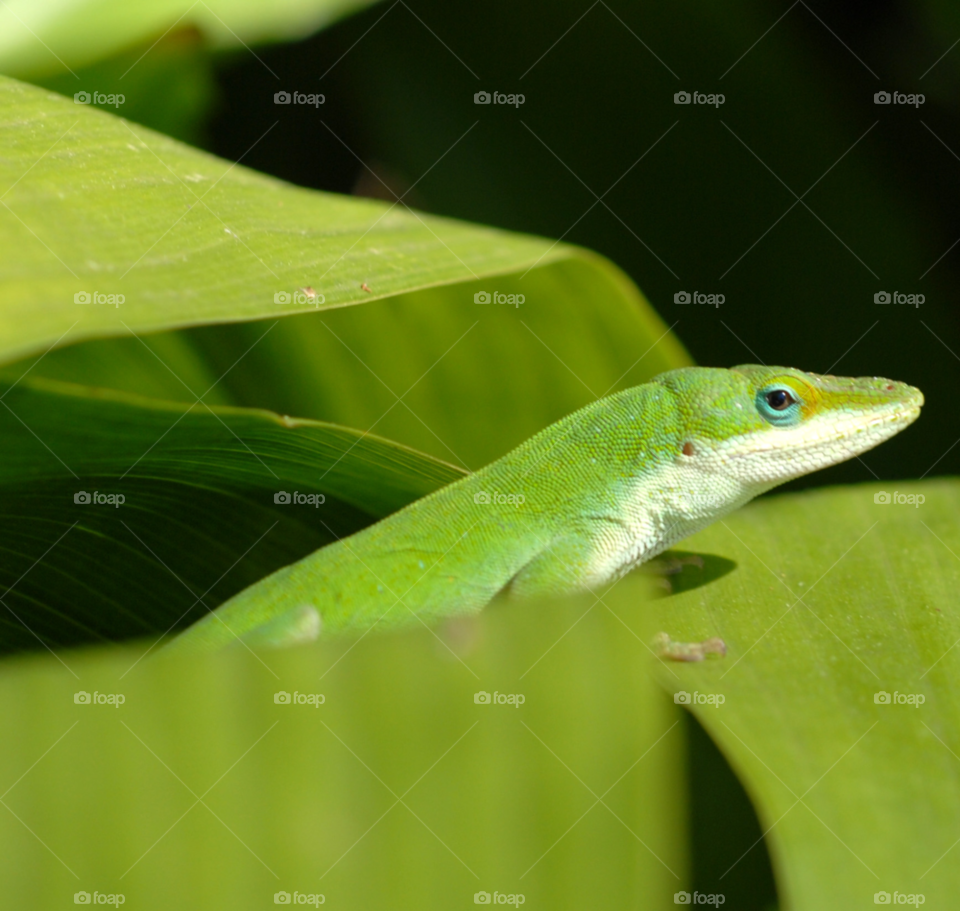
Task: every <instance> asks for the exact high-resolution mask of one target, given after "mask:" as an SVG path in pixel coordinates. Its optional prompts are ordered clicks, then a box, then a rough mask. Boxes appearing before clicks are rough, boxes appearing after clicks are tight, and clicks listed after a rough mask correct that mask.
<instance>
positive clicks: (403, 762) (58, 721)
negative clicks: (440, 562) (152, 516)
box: [0, 587, 688, 909]
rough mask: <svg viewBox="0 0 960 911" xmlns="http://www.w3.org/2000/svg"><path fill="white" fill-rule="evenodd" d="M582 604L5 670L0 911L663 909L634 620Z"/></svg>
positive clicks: (648, 729)
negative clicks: (478, 899)
mask: <svg viewBox="0 0 960 911" xmlns="http://www.w3.org/2000/svg"><path fill="white" fill-rule="evenodd" d="M592 600H594V599H593V598H581V599H578V600H574V601H571V602H566V603H562V604H547V605H543V606H529V607H527V608H525V609H524V610H523V611H521V612H514V611H497V610H494V611H488V612H486V613H485V614H484V615H482V616H481V617H478V618H476V619H475V620H472V621H471V622H469V623H468V624H463V623H461V624H460V625H459V626H458V627H456V628H448V629H446V630H441V631H440V634H439V636H438V635H437V634H435V633H432V632H430V631H427V630H425V629H420V630H418V631H414V632H410V633H406V634H401V635H396V636H390V637H386V636H381V637H377V636H370V637H367V638H365V639H363V640H362V641H359V642H356V643H348V642H346V641H344V640H336V641H331V642H325V643H322V644H317V645H314V646H310V647H308V648H301V649H295V650H288V651H284V652H272V653H264V654H262V655H256V656H255V655H253V654H251V653H248V652H246V651H234V652H232V653H229V654H221V655H219V656H217V657H215V658H213V659H210V660H205V661H199V662H182V661H180V662H173V661H171V660H170V659H167V660H165V661H156V660H153V661H151V660H149V659H148V660H145V661H144V660H140V659H141V658H142V655H143V652H144V650H145V647H144V646H141V645H140V644H131V645H130V646H128V647H125V648H123V649H119V648H117V649H113V650H110V651H106V652H104V651H99V652H74V653H71V654H69V655H65V656H64V658H65V662H66V663H65V665H62V664H60V663H58V662H57V661H56V660H55V659H54V658H51V657H39V658H38V657H35V658H29V659H21V660H17V661H15V662H8V663H7V664H6V665H5V666H3V668H2V669H0V693H2V698H3V699H4V701H5V702H6V703H8V704H10V705H12V706H16V708H15V710H14V711H11V712H6V713H4V715H3V720H2V721H0V727H2V732H0V736H2V737H3V739H4V741H5V743H7V744H8V749H5V750H4V751H3V753H2V756H0V767H2V770H0V775H2V780H3V781H5V782H8V783H9V784H8V786H7V793H6V794H5V796H4V801H5V806H7V808H8V809H9V810H10V812H8V813H4V814H3V816H2V817H0V840H2V844H3V845H4V850H3V852H2V853H0V857H2V859H0V870H2V876H3V881H4V883H5V885H4V892H5V895H6V896H7V901H8V902H9V903H10V906H11V907H18V908H19V907H23V908H26V907H30V908H40V907H44V908H47V907H49V908H54V907H64V906H66V905H69V904H70V897H71V895H72V894H74V893H76V892H79V891H87V892H89V893H91V894H92V893H93V892H94V890H98V891H99V892H101V893H106V894H117V893H121V894H123V895H124V896H125V899H126V901H125V904H126V906H127V907H137V908H156V909H160V908H171V907H206V906H209V905H214V906H216V907H226V906H230V907H243V908H260V907H272V902H271V898H272V896H273V894H274V893H277V892H279V891H287V892H289V893H291V894H292V893H293V892H294V891H295V890H297V891H299V892H301V893H306V894H319V895H323V896H324V897H325V903H326V904H328V905H329V906H332V907H344V908H360V907H364V908H386V907H390V908H424V907H430V908H452V907H472V906H473V901H472V899H473V896H474V894H475V893H479V892H484V891H485V892H488V893H490V894H491V895H492V894H493V893H494V892H495V891H497V892H500V893H507V894H514V895H516V894H520V895H523V896H524V898H525V902H524V904H525V906H526V907H534V908H536V907H551V908H579V907H584V906H590V907H603V908H625V907H651V908H664V907H667V906H668V905H672V895H673V893H675V892H677V891H678V890H679V888H680V886H681V884H682V883H684V882H685V881H686V879H687V877H688V871H687V868H686V861H685V853H686V852H685V850H684V846H683V842H684V835H685V832H684V818H685V813H684V810H685V807H684V803H683V796H682V788H681V785H682V775H683V769H682V760H681V756H682V743H683V726H682V725H680V723H679V722H680V717H679V715H678V710H677V708H676V706H674V705H673V703H672V702H671V701H669V700H668V699H666V697H665V696H664V695H663V694H662V693H661V692H659V690H658V688H657V687H656V685H655V684H654V682H653V680H652V679H651V677H650V675H649V674H648V673H647V669H646V664H645V661H644V660H643V659H644V656H645V655H646V650H645V648H644V647H643V646H642V645H641V644H640V643H639V642H637V640H636V639H635V638H633V637H632V636H625V635H624V634H623V626H622V625H621V624H622V623H623V622H628V623H639V622H641V621H640V618H639V617H638V616H637V615H638V613H639V611H638V610H637V604H636V599H635V598H633V597H631V594H630V588H629V587H624V588H623V589H622V591H620V592H619V593H618V594H617V596H616V597H611V598H610V599H609V603H610V611H609V612H608V611H593V612H589V614H588V616H586V617H584V618H583V619H579V618H581V615H583V613H584V611H585V610H586V609H588V608H589V604H590V601H592ZM614 612H616V616H615V615H614ZM578 620H579V622H578ZM572 626H573V627H575V629H574V630H573V631H572V632H569V630H570V627H572ZM568 632H569V634H567V633H568ZM77 692H86V693H89V694H91V698H92V694H95V693H96V694H118V693H119V694H122V695H123V697H124V700H125V701H124V702H123V704H122V705H119V706H114V705H111V704H100V705H97V704H93V703H92V702H91V703H90V704H75V703H74V699H73V694H74V693H77ZM278 692H286V693H288V694H322V696H323V697H324V702H323V704H322V705H319V706H313V705H309V704H301V705H296V704H293V703H292V702H291V703H290V704H276V702H275V700H274V694H275V693H278ZM478 692H485V693H487V694H490V695H491V696H493V695H494V694H495V693H500V694H505V695H506V694H520V695H521V696H522V697H524V701H523V703H522V705H519V706H517V705H513V704H494V703H493V702H491V703H490V704H477V703H476V702H475V700H474V694H475V693H478ZM81 698H82V697H81ZM600 744H602V747H601V746H599V745H600ZM41 754H44V758H43V761H42V762H41V763H39V764H36V766H35V767H33V768H30V767H31V765H32V764H33V763H34V760H35V759H36V757H37V756H38V755H41ZM25 772H26V774H24V773H25ZM25 826H29V829H30V831H28V830H27V829H26V828H25ZM31 832H32V833H33V834H34V835H35V837H31Z"/></svg>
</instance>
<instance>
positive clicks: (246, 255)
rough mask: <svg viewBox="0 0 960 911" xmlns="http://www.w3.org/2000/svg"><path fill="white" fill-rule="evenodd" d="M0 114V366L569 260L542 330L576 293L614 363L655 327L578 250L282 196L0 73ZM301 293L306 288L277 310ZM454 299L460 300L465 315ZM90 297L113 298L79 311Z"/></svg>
mask: <svg viewBox="0 0 960 911" xmlns="http://www.w3.org/2000/svg"><path fill="white" fill-rule="evenodd" d="M0 115H2V117H3V119H4V120H5V121H6V122H7V123H9V124H11V126H10V127H9V128H8V129H9V130H10V136H9V140H10V141H9V143H8V144H7V148H8V154H7V155H6V156H5V157H4V158H3V160H2V161H0V179H2V180H5V181H6V183H7V184H8V185H9V186H10V189H9V190H8V192H7V193H6V195H5V198H4V205H5V209H6V211H5V214H4V218H3V219H2V220H0V241H2V242H3V243H4V245H5V249H6V250H7V251H8V252H9V254H10V255H9V256H8V257H7V258H6V259H5V261H4V266H3V268H2V271H0V290H2V291H3V298H2V301H3V303H2V306H0V330H2V340H3V344H2V346H0V358H2V359H4V360H10V359H12V358H13V357H16V356H24V355H26V354H29V353H33V352H39V351H42V350H45V349H46V348H48V347H50V346H51V345H55V344H60V345H63V344H67V343H70V342H74V341H77V340H79V339H85V338H93V337H103V336H127V337H128V336H129V335H130V334H131V333H132V332H135V333H138V334H139V333H144V332H152V331H157V330H162V329H170V328H176V327H180V326H186V325H198V324H211V323H222V322H231V321H234V322H235V321H241V320H253V319H257V318H264V317H277V316H290V315H292V314H294V313H297V312H299V313H304V312H314V313H316V312H319V311H321V310H324V309H330V308H337V307H343V306H345V305H348V304H356V303H368V302H370V301H371V300H377V299H380V298H385V297H392V296H396V295H398V294H402V293H406V292H410V291H413V290H416V289H424V288H428V287H433V286H438V285H450V284H455V283H462V282H464V281H468V280H471V281H476V282H479V281H480V280H481V279H485V280H486V281H487V282H489V280H490V279H492V278H493V277H495V276H504V275H508V274H510V273H520V275H521V276H522V275H525V274H526V273H527V272H529V270H530V269H531V268H533V267H534V266H539V267H540V269H538V271H539V272H541V273H542V272H543V271H544V267H546V266H548V265H550V264H552V263H557V262H560V261H565V262H569V261H571V260H576V265H573V266H571V269H572V271H569V270H568V272H567V273H558V274H555V275H552V276H549V277H547V278H546V279H541V278H540V277H539V276H538V277H537V278H532V279H531V278H528V279H527V281H528V282H529V283H530V285H531V286H532V297H531V302H532V303H533V304H534V305H535V306H536V307H539V308H540V309H541V310H542V311H543V313H542V314H541V317H540V318H541V319H543V320H548V319H549V315H550V313H551V312H552V309H553V307H552V303H553V298H554V296H557V295H560V296H563V295H564V294H566V295H569V296H570V297H575V296H576V294H577V293H580V292H581V291H582V290H583V289H584V288H585V287H589V289H590V290H589V294H588V300H587V303H590V302H591V301H590V300H589V296H592V297H593V300H594V301H604V302H605V303H604V306H605V307H609V308H610V310H611V312H612V314H613V317H612V319H607V320H606V322H605V325H604V326H603V327H602V331H603V333H605V334H608V335H612V336H613V337H614V338H615V337H617V335H618V334H619V333H620V332H621V331H622V330H623V329H624V327H625V326H629V328H630V329H631V331H630V333H629V335H628V336H627V338H626V340H625V342H624V343H623V344H622V345H621V349H622V348H623V347H626V346H627V345H631V344H632V345H634V352H635V353H634V354H633V356H632V357H631V358H630V361H627V362H626V363H625V364H623V367H624V369H625V368H626V367H629V366H630V363H632V362H633V361H635V360H636V359H637V358H639V357H640V356H641V355H642V354H643V353H644V352H645V351H646V350H647V348H649V347H650V344H651V343H652V342H654V341H656V340H657V339H658V338H660V337H661V336H663V335H664V332H665V327H663V325H662V323H661V321H660V320H659V319H658V318H657V317H656V316H655V314H653V312H652V311H650V310H649V308H648V306H647V305H646V304H645V302H644V301H643V300H642V298H641V297H640V295H639V294H638V293H637V291H636V288H635V287H634V286H633V285H632V284H631V283H630V282H629V280H628V279H626V278H625V277H624V276H623V275H622V273H620V272H619V271H618V270H617V269H616V268H615V267H613V266H612V265H611V264H610V263H608V262H606V261H605V260H603V259H601V258H599V257H597V256H595V255H593V254H589V253H587V252H586V251H581V250H578V249H577V248H572V247H567V246H564V245H562V244H557V243H552V242H548V241H546V240H542V239H539V238H532V237H526V236H523V235H516V234H509V233H507V232H502V231H497V230H493V229H490V228H483V227H478V226H473V225H467V224H463V223H459V222H454V221H451V220H449V219H443V218H438V217H436V216H429V215H420V214H419V213H415V212H413V211H412V210H408V209H405V208H402V207H397V206H388V205H386V204H384V203H380V202H374V201H371V200H362V199H356V198H346V197H340V196H335V195H332V194H326V193H319V192H315V191H310V190H303V189H299V188H296V187H292V186H290V185H287V184H283V183H281V182H280V181H276V180H273V179H270V178H267V177H264V176H262V175H259V174H256V173H254V172H250V171H247V170H246V169H244V168H243V167H242V166H238V165H234V164H231V163H229V162H226V161H222V160H219V159H216V158H214V157H212V156H209V155H205V154H202V153H200V152H197V151H196V150H195V149H191V148H188V147H186V146H183V145H181V144H179V143H176V142H174V141H172V140H170V139H168V138H166V137H162V136H159V135H157V134H154V133H152V132H151V131H149V130H147V129H145V128H142V127H139V126H130V125H129V124H127V123H125V122H124V121H122V120H120V119H119V118H117V117H115V116H112V115H109V114H105V113H103V112H100V111H98V110H94V109H91V108H90V107H89V106H86V105H74V104H72V103H71V102H69V101H67V100H66V99H63V98H61V97H59V96H56V95H52V94H49V93H45V92H42V91H40V90H38V89H35V88H32V87H29V86H26V85H23V84H21V83H17V82H14V81H12V80H6V79H0ZM0 122H2V121H0ZM14 125H15V126H14ZM567 275H569V276H570V279H571V287H570V288H567V289H564V287H563V285H564V283H565V281H566V276H567ZM517 280H518V281H523V279H522V278H518V279H517ZM538 282H545V284H543V283H541V284H539V285H538ZM480 287H484V286H480ZM504 287H506V286H504ZM298 288H300V289H310V290H311V295H310V296H308V295H307V294H305V293H302V292H301V294H300V297H299V300H300V303H296V302H295V301H294V302H292V303H285V302H283V301H285V300H287V298H285V297H283V296H282V295H292V294H293V293H294V292H295V291H296V289H298ZM485 290H487V291H494V290H501V289H499V288H497V287H496V286H493V287H491V286H490V285H489V284H487V285H486V288H485ZM464 292H466V289H463V291H462V292H461V294H462V296H460V297H458V299H457V305H458V307H460V308H462V309H464V310H468V311H470V312H471V313H474V312H476V311H478V310H479V309H480V308H478V307H476V306H475V305H474V301H473V293H472V292H470V293H469V295H468V293H464ZM94 294H100V295H108V296H109V295H115V296H116V295H122V296H123V300H122V302H121V301H120V298H119V297H115V299H114V304H113V305H109V304H107V305H105V304H97V303H90V304H82V303H81V304H78V303H77V302H76V301H78V300H79V301H84V300H87V299H88V298H87V297H85V296H84V295H94ZM538 294H539V295H540V298H539V300H538V299H537V295H538ZM78 295H80V296H79V297H78ZM277 295H281V297H279V298H278V297H277ZM99 299H101V298H96V297H94V298H92V300H99ZM107 299H109V298H107ZM277 300H280V301H281V303H277V302H276V301H277ZM567 306H568V307H569V306H570V304H569V303H567ZM581 306H582V305H581ZM585 312H589V310H585ZM560 315H565V314H564V312H563V311H561V312H560ZM590 318H592V317H590ZM631 323H632V326H630V324H631ZM515 329H516V332H517V333H518V334H519V333H521V332H522V333H526V331H527V330H525V329H522V328H521V327H520V326H519V325H517V326H516V327H515ZM651 336H652V337H651ZM638 339H642V340H643V341H644V342H645V344H643V346H642V348H640V347H639V345H637V344H636V343H637V341H638ZM453 341H454V339H450V340H449V341H447V344H448V345H449V344H450V343H452V342H453ZM531 341H535V340H533V339H531ZM537 344H539V343H537ZM638 348H639V350H637V349H638ZM660 348H661V350H662V354H661V355H660V360H661V361H662V362H665V363H669V364H670V365H671V366H676V365H678V364H680V363H686V362H687V357H686V354H685V353H684V352H683V349H682V347H681V346H680V345H679V343H678V342H677V341H676V340H675V339H673V337H672V336H669V335H667V336H666V337H665V338H663V339H662V341H661V342H660ZM440 353H442V351H441V352H438V354H440ZM551 357H552V355H551ZM622 361H623V358H622V357H621V363H622ZM606 372H607V374H611V373H612V372H613V371H612V370H608V371H606ZM620 372H621V373H622V372H623V370H621V371H620Z"/></svg>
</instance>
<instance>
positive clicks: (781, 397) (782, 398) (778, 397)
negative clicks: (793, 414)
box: [766, 389, 797, 411]
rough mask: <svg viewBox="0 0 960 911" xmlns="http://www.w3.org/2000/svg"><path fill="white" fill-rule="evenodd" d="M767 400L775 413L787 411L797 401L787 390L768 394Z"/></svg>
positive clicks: (776, 390) (777, 390)
mask: <svg viewBox="0 0 960 911" xmlns="http://www.w3.org/2000/svg"><path fill="white" fill-rule="evenodd" d="M766 399H767V404H768V405H769V406H770V407H771V408H772V409H773V410H774V411H786V410H787V408H789V407H790V406H791V405H793V404H794V403H795V402H796V401H797V400H796V399H795V398H794V397H793V396H792V395H790V393H789V392H787V390H786V389H774V390H772V391H771V392H768V393H767V395H766Z"/></svg>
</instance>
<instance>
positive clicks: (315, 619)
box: [168, 365, 923, 660]
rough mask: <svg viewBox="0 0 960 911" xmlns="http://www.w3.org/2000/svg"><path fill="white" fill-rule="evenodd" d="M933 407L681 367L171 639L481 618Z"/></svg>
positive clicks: (750, 373)
mask: <svg viewBox="0 0 960 911" xmlns="http://www.w3.org/2000/svg"><path fill="white" fill-rule="evenodd" d="M922 404H923V395H922V394H921V392H920V391H919V390H918V389H915V388H913V387H912V386H908V385H906V384H905V383H898V382H893V381H891V380H886V379H881V378H877V377H872V378H866V377H864V378H856V379H855V378H849V377H834V376H817V375H815V374H810V373H803V372H801V371H799V370H794V369H791V368H785V367H760V366H756V365H744V366H740V367H734V368H732V369H730V370H724V369H715V368H708V367H686V368H683V369H680V370H671V371H669V372H667V373H663V374H661V375H659V376H657V377H655V378H654V379H653V380H652V381H650V382H649V383H645V384H644V385H642V386H636V387H634V388H632V389H626V390H624V391H623V392H619V393H616V394H615V395H611V396H608V397H606V398H603V399H600V400H598V401H596V402H594V403H593V404H592V405H588V406H586V407H585V408H582V409H580V410H579V411H577V412H575V413H574V414H571V415H568V416H567V417H565V418H563V419H562V420H560V421H558V422H557V423H555V424H552V425H551V426H549V427H547V428H546V429H545V430H542V431H541V432H540V433H538V434H537V435H536V436H534V437H531V438H530V439H529V440H527V441H526V442H525V443H523V444H522V445H520V446H518V447H517V448H516V449H514V450H513V451H512V452H510V453H508V454H507V455H505V456H503V457H502V458H501V459H498V460H497V461H496V462H493V463H492V464H490V465H488V466H487V467H485V468H483V469H482V470H480V471H478V472H476V473H475V474H472V475H469V476H468V477H466V478H464V479H462V480H460V481H457V482H455V483H453V484H450V485H449V486H447V487H444V488H442V489H440V490H438V491H436V492H434V493H432V494H431V495H429V496H427V497H424V498H423V499H421V500H417V501H416V502H414V503H411V504H410V505H409V506H407V507H405V508H404V509H402V510H400V511H399V512H397V513H395V514H393V515H391V516H388V517H387V518H386V519H383V520H382V521H380V522H378V523H376V524H375V525H372V526H370V527H369V528H366V529H364V530H363V531H361V532H358V533H357V534H355V535H352V536H351V537H349V538H345V539H343V540H341V541H338V542H337V543H335V544H331V545H329V546H328V547H324V548H322V549H321V550H318V551H316V552H315V553H313V554H311V555H310V556H308V557H306V558H304V559H303V560H300V561H299V562H298V563H295V564H293V565H291V566H287V567H284V568H283V569H280V570H278V571H277V572H275V573H273V574H272V575H270V576H268V577H266V578H265V579H262V580H261V581H260V582H257V583H256V584H255V585H252V586H250V587H249V588H247V589H245V590H244V591H242V592H240V593H239V594H237V595H235V596H234V597H233V598H231V599H230V600H229V601H227V602H225V603H224V604H223V605H221V606H220V607H219V608H218V609H217V610H216V611H214V612H213V613H211V614H209V615H208V616H207V617H204V618H203V619H202V620H200V621H198V622H197V623H195V624H194V625H193V626H192V627H190V628H189V629H188V630H187V631H186V632H184V633H183V634H182V635H181V636H180V637H178V639H176V640H174V642H173V644H172V645H171V646H169V647H168V650H169V649H171V648H172V649H173V650H174V651H182V652H187V651H203V650H210V649H214V648H218V647H221V646H224V645H228V644H230V643H233V642H235V641H236V640H237V638H242V639H243V640H244V641H245V642H247V643H248V644H250V645H286V644H291V643H294V642H298V641H306V640H309V639H311V638H315V637H316V636H317V635H318V634H319V632H320V630H321V628H322V631H323V633H324V635H330V634H336V633H362V632H365V631H366V630H368V629H369V628H370V627H371V626H373V625H374V624H376V625H377V627H378V628H380V629H392V628H397V627H400V626H403V625H409V624H411V623H414V624H416V623H417V622H418V621H417V617H419V618H420V619H421V620H422V621H424V622H426V623H430V622H432V621H436V620H438V619H440V618H444V617H451V616H458V615H463V614H472V613H475V612H477V611H479V610H481V609H482V608H483V607H484V606H485V605H486V604H488V603H489V602H490V600H491V599H492V598H493V597H494V596H495V595H497V594H498V593H500V592H506V593H507V594H508V595H510V596H511V597H517V598H526V597H532V596H537V595H546V594H564V593H569V592H575V591H581V590H584V589H594V588H597V587H599V586H602V585H604V584H606V583H609V582H611V581H613V580H615V579H617V578H619V577H620V576H622V575H623V574H624V573H626V572H629V571H630V570H631V569H633V568H634V567H635V566H637V565H639V564H641V563H643V562H645V561H646V560H649V559H650V558H652V557H654V556H656V555H657V554H659V553H661V552H662V551H664V550H666V549H667V548H669V547H671V546H672V545H674V544H675V543H676V542H677V541H679V540H681V539H682V538H685V537H686V536H688V535H690V534H692V533H693V532H695V531H697V530H699V529H701V528H703V527H705V526H706V525H709V524H710V523H711V522H713V521H715V520H716V519H718V518H720V517H722V516H724V515H726V514H727V513H729V512H732V511H733V510H735V509H737V508H739V507H740V506H742V505H743V504H744V503H746V502H748V501H749V500H751V499H752V498H753V497H755V496H757V495H758V494H761V493H763V492H764V491H767V490H769V489H770V488H772V487H775V486H776V485H778V484H782V483H783V482H785V481H788V480H790V479H792V478H796V477H799V476H801V475H805V474H809V473H810V472H812V471H817V470H818V469H820V468H825V467H827V466H828V465H834V464H836V463H838V462H842V461H845V460H846V459H849V458H852V457H853V456H856V455H859V454H860V453H862V452H865V451H867V450H868V449H871V448H873V447H874V446H876V445H877V444H879V443H881V442H882V441H883V440H886V439H888V438H889V437H891V436H893V435H894V434H896V433H898V432H899V431H900V430H902V429H903V428H904V427H906V426H907V425H908V424H910V423H912V422H913V421H914V420H915V419H916V418H917V416H918V415H919V413H920V407H921V406H922ZM780 406H783V407H780ZM721 645H722V643H721ZM673 646H674V650H675V651H676V654H672V655H671V654H670V648H665V649H664V654H665V655H666V656H667V657H675V658H680V659H682V660H691V659H690V657H689V654H690V651H689V647H687V646H684V645H683V644H679V643H674V644H673ZM701 651H702V650H701ZM706 651H707V652H710V651H711V649H710V648H707V649H706ZM692 653H693V654H694V656H695V657H696V649H695V648H694V649H693V652H692ZM700 657H702V655H700Z"/></svg>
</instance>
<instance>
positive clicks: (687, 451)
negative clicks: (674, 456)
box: [683, 443, 693, 456]
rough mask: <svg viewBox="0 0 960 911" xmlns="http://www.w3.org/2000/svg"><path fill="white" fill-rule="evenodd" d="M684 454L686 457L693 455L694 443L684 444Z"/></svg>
mask: <svg viewBox="0 0 960 911" xmlns="http://www.w3.org/2000/svg"><path fill="white" fill-rule="evenodd" d="M683 454H684V455H685V456H692V455H693V443H684V444H683Z"/></svg>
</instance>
